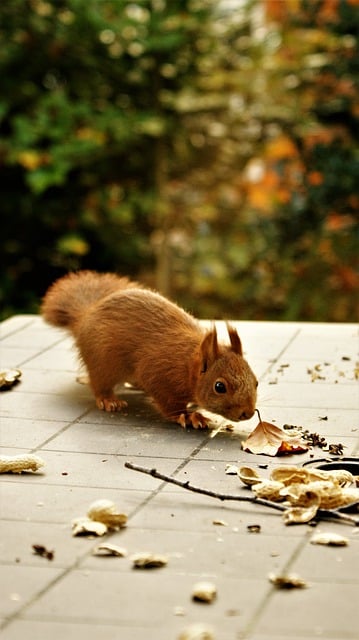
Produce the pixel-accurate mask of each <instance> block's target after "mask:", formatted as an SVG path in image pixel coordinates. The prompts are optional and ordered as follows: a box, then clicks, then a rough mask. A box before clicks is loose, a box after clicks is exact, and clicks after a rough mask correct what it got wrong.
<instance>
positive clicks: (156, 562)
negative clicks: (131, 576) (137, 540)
mask: <svg viewBox="0 0 359 640" xmlns="http://www.w3.org/2000/svg"><path fill="white" fill-rule="evenodd" d="M131 560H132V562H133V568H134V569H158V568H160V567H165V566H166V564H167V563H168V558H167V557H166V556H164V555H161V554H159V553H151V552H149V551H141V552H140V553H136V554H135V555H133V556H132V558H131Z"/></svg>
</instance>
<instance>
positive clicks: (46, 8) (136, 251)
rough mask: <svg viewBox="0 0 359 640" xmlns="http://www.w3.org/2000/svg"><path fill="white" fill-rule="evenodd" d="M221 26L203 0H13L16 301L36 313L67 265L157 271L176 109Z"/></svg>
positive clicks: (3, 68) (2, 161) (7, 226)
mask: <svg viewBox="0 0 359 640" xmlns="http://www.w3.org/2000/svg"><path fill="white" fill-rule="evenodd" d="M208 17H209V4H208V3H207V2H206V1H201V2H197V1H195V0H172V1H171V2H170V3H169V2H165V1H164V0H142V1H141V2H128V1H125V0H56V1H55V0H52V1H51V0H3V1H2V3H1V5H0V25H1V27H0V39H1V48H0V78H1V80H0V83H1V92H0V96H1V97H0V119H1V124H0V126H1V129H0V132H1V143H0V169H1V176H2V185H3V187H2V205H1V206H2V212H3V217H2V220H3V224H2V234H1V248H2V253H3V258H4V265H5V268H4V271H3V274H2V278H1V280H2V282H1V285H2V303H3V304H4V305H7V306H8V307H9V308H11V307H15V308H18V309H20V310H21V309H25V310H26V309H31V308H34V307H33V304H34V302H35V301H36V299H38V297H39V296H40V295H41V293H42V292H43V291H44V290H45V288H46V286H47V285H48V284H49V283H50V282H51V280H53V279H54V277H56V276H57V275H59V273H61V272H63V271H65V270H68V269H74V268H79V267H88V266H91V267H92V268H97V269H116V270H123V271H126V272H129V273H131V272H134V271H137V270H138V269H139V265H141V268H142V270H143V271H145V269H146V266H147V267H148V266H149V265H151V264H153V258H152V253H153V252H152V247H151V246H149V235H150V232H151V230H152V229H153V228H155V227H158V226H162V224H164V226H165V227H166V223H163V220H164V219H165V218H166V216H167V209H166V203H165V195H164V193H162V192H163V185H164V184H165V183H166V180H167V174H168V172H169V168H168V167H167V165H168V164H173V161H172V159H173V157H174V150H173V148H172V145H173V136H174V131H176V135H179V131H180V129H181V118H180V117H179V116H178V114H177V112H176V111H175V110H174V109H173V106H172V105H173V103H174V102H175V96H176V93H177V92H178V91H179V90H181V89H182V87H183V86H184V85H190V84H191V81H192V77H193V75H195V74H196V73H198V71H197V68H196V66H195V62H196V61H197V59H198V55H199V53H198V51H196V43H197V41H198V38H199V37H200V36H201V34H205V33H206V21H207V20H208ZM182 137H184V134H183V133H182ZM160 253H161V254H162V252H160ZM165 267H166V265H164V268H165ZM159 280H161V278H159ZM162 281H164V278H163V277H162Z"/></svg>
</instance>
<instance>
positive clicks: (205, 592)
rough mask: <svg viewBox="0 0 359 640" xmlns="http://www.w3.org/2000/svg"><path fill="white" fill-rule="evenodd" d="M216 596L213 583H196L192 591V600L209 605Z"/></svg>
mask: <svg viewBox="0 0 359 640" xmlns="http://www.w3.org/2000/svg"><path fill="white" fill-rule="evenodd" d="M216 596H217V588H216V585H215V584H214V583H213V582H207V581H201V582H196V584H195V585H193V589H192V600H194V601H195V602H206V603H211V602H213V600H214V599H215V598H216Z"/></svg>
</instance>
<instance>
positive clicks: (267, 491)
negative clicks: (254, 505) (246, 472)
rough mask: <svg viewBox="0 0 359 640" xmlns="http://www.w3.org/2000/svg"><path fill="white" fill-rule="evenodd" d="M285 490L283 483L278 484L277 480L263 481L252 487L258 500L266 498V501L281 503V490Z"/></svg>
mask: <svg viewBox="0 0 359 640" xmlns="http://www.w3.org/2000/svg"><path fill="white" fill-rule="evenodd" d="M283 488H284V484H283V483H282V482H276V481H275V480H265V479H263V480H262V481H261V482H258V484H254V485H253V486H252V491H253V492H254V493H255V494H256V496H257V498H264V499H265V500H273V501H277V502H278V501H281V500H283V497H282V495H281V493H280V492H281V490H282V489H283Z"/></svg>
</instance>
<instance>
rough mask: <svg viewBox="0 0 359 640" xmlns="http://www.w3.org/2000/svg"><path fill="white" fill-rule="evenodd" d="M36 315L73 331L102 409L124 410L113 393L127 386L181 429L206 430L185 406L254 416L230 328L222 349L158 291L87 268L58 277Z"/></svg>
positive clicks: (248, 381)
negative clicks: (140, 391)
mask: <svg viewBox="0 0 359 640" xmlns="http://www.w3.org/2000/svg"><path fill="white" fill-rule="evenodd" d="M41 311H42V315H43V317H44V318H45V320H46V321H47V322H49V323H50V324H53V325H55V326H59V327H65V328H67V329H68V330H70V331H71V333H72V334H73V336H74V338H75V341H76V345H77V347H78V349H79V352H80V355H81V357H82V359H83V361H84V363H85V364H86V366H87V369H88V373H89V376H90V384H91V387H92V389H93V392H94V394H95V397H96V402H97V406H98V407H99V408H101V409H105V410H106V411H117V410H120V409H121V408H122V407H123V406H125V405H126V403H125V402H124V401H122V400H120V399H119V398H118V397H117V396H115V394H114V392H113V389H114V386H115V385H116V384H118V383H121V382H122V383H123V382H131V383H132V384H134V385H136V387H138V388H140V389H143V391H145V392H146V393H147V394H148V395H150V396H151V397H152V398H153V400H154V402H155V404H156V406H157V408H158V409H159V411H160V412H161V413H162V415H164V416H165V417H166V418H168V419H170V420H174V421H177V422H180V424H182V425H185V424H192V425H193V426H195V427H205V426H207V420H206V419H205V418H204V417H203V416H202V415H201V414H200V413H198V412H193V413H189V412H188V409H187V405H188V404H189V403H195V404H197V405H199V406H200V407H202V408H204V409H208V410H209V411H212V412H214V413H218V414H220V415H222V416H225V417H226V418H228V419H231V420H245V419H248V418H250V417H251V416H252V415H253V413H254V410H255V404H256V388H257V381H256V378H255V376H254V374H253V372H252V370H251V369H250V367H249V365H248V363H247V362H246V360H245V359H244V358H243V354H242V345H241V341H240V338H239V336H238V334H237V331H236V330H235V329H234V328H233V327H230V326H228V327H227V328H228V334H229V338H230V345H222V344H219V343H218V340H217V332H216V330H215V328H213V329H212V330H211V331H208V332H205V331H204V330H203V329H202V328H201V327H200V325H199V323H198V322H197V320H195V319H194V318H193V317H192V316H191V315H189V314H188V313H186V312H185V311H184V310H183V309H181V308H180V307H178V306H177V305H175V304H174V303H172V302H170V301H169V300H167V299H166V298H164V297H163V296H161V295H160V294H159V293H156V292H154V291H150V290H148V289H145V288H143V287H141V285H139V284H137V283H136V282H131V281H130V280H128V279H127V278H122V277H120V276H117V275H115V274H110V273H106V274H99V273H95V272H91V271H80V272H78V273H71V274H69V275H67V276H64V277H63V278H60V279H59V280H57V281H56V282H55V283H54V284H53V285H52V286H51V287H50V288H49V290H48V292H47V293H46V295H45V297H44V300H43V304H42V308H41ZM218 382H220V383H222V386H221V385H219V387H218V385H217V389H218V388H219V390H222V392H218V391H217V390H216V383H218ZM223 385H224V388H225V392H223Z"/></svg>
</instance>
